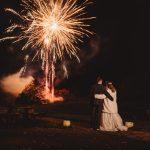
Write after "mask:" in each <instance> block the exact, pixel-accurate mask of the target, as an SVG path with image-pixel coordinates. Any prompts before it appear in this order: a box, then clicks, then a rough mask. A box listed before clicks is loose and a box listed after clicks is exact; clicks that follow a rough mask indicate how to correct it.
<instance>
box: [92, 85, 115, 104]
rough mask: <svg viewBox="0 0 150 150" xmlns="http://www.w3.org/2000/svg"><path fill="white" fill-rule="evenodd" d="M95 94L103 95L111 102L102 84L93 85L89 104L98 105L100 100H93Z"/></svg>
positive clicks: (110, 97)
mask: <svg viewBox="0 0 150 150" xmlns="http://www.w3.org/2000/svg"><path fill="white" fill-rule="evenodd" d="M95 94H105V95H106V97H108V98H109V99H110V100H111V101H113V98H112V96H111V95H110V94H109V93H108V92H107V90H106V88H105V86H103V85H102V84H95V85H94V86H93V87H92V90H91V104H97V105H100V104H101V102H102V100H98V99H95V98H94V95H95Z"/></svg>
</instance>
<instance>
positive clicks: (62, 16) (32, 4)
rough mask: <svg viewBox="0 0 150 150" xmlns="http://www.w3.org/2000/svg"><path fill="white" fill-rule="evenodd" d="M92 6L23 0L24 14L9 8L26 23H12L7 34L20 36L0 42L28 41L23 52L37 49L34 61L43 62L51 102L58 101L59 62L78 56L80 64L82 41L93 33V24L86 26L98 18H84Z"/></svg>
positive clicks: (67, 0) (75, 1) (70, 0)
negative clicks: (79, 51) (56, 90)
mask: <svg viewBox="0 0 150 150" xmlns="http://www.w3.org/2000/svg"><path fill="white" fill-rule="evenodd" d="M91 3H92V2H91V1H90V0H83V3H81V4H80V5H78V0H22V4H21V6H22V7H23V11H21V12H20V13H17V12H16V11H15V10H13V9H10V8H6V9H5V11H7V12H10V13H13V14H14V15H16V16H17V17H19V18H20V20H22V23H13V24H11V25H10V26H9V27H8V28H7V29H6V33H7V34H10V35H13V33H14V32H15V31H16V30H17V31H19V33H18V34H17V35H15V36H14V35H13V36H7V37H5V38H2V39H1V40H0V41H4V40H13V42H14V43H16V42H20V41H26V43H25V45H24V46H23V47H22V50H25V49H27V48H30V49H31V48H32V50H33V49H34V50H35V49H36V52H35V55H34V57H33V58H32V61H33V60H34V59H41V60H42V64H41V66H42V68H43V70H44V72H45V78H46V79H45V93H46V94H45V95H46V96H45V98H46V99H49V100H50V102H54V78H55V63H56V61H57V60H58V59H59V60H62V61H63V60H64V59H65V56H66V54H68V55H69V56H70V58H71V57H72V56H73V57H76V58H77V59H78V61H79V58H78V55H77V52H78V50H79V49H78V46H77V43H78V42H79V41H80V42H82V38H83V37H84V36H89V35H90V34H93V33H92V32H90V31H89V30H87V27H88V26H89V25H88V24H86V23H84V22H85V20H90V19H93V18H94V17H90V18H87V17H84V16H85V14H86V11H85V8H86V7H87V6H88V5H89V4H91ZM26 61H28V56H27V57H26ZM25 68H26V66H25ZM66 72H67V71H65V73H66ZM49 92H51V98H49V97H48V95H49V94H48V93H49Z"/></svg>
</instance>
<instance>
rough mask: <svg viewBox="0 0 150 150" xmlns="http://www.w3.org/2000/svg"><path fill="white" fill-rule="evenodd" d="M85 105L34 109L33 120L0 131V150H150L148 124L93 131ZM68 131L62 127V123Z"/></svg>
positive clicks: (5, 126)
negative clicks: (65, 124)
mask: <svg viewBox="0 0 150 150" xmlns="http://www.w3.org/2000/svg"><path fill="white" fill-rule="evenodd" d="M87 105H88V103H87V102H85V101H83V102H79V101H78V102H75V101H74V102H66V103H60V104H59V103H58V104H50V105H38V106H33V107H34V109H35V110H36V112H38V113H37V114H36V115H35V116H34V117H33V116H32V117H31V118H25V119H23V120H21V119H18V120H17V121H15V122H12V123H11V124H8V123H7V124H5V123H3V125H1V127H0V150H131V149H132V150H133V149H136V150H149V149H150V121H149V120H148V119H146V120H145V119H144V120H140V119H139V120H137V119H135V120H134V127H133V128H130V129H129V130H128V131H127V132H102V131H94V130H93V129H90V127H89V121H90V115H89V114H90V113H88V112H89V109H88V107H86V106H87ZM64 119H67V120H70V121H71V127H69V128H65V127H63V120H64Z"/></svg>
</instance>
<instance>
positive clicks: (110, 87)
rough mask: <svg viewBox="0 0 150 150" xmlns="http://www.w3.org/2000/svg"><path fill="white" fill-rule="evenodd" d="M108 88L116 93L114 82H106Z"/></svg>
mask: <svg viewBox="0 0 150 150" xmlns="http://www.w3.org/2000/svg"><path fill="white" fill-rule="evenodd" d="M106 86H107V87H108V88H109V89H110V90H111V91H112V92H115V91H116V88H115V87H114V86H113V84H112V82H110V81H107V82H106Z"/></svg>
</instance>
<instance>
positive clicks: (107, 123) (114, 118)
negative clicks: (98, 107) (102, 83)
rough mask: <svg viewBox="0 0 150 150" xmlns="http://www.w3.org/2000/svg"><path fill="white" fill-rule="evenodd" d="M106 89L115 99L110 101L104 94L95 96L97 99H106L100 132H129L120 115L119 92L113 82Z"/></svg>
mask: <svg viewBox="0 0 150 150" xmlns="http://www.w3.org/2000/svg"><path fill="white" fill-rule="evenodd" d="M106 89H107V91H108V92H109V94H110V95H111V96H112V97H113V101H110V100H109V99H108V98H107V97H106V96H105V95H104V94H95V98H97V99H104V102H103V110H102V113H101V120H100V130H102V131H119V130H120V131H127V130H128V128H127V127H126V126H124V125H123V121H122V119H121V117H120V115H119V114H118V106H117V92H116V89H115V87H114V86H113V84H112V83H111V82H108V83H107V84H106Z"/></svg>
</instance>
